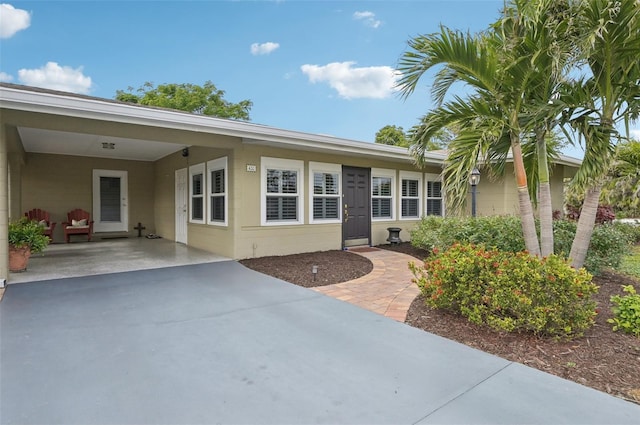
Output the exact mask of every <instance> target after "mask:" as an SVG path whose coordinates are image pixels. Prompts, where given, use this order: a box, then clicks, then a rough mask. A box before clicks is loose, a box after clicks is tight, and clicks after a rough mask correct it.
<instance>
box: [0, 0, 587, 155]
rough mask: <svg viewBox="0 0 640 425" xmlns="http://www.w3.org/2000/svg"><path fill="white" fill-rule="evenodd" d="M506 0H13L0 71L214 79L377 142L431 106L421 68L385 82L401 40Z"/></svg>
mask: <svg viewBox="0 0 640 425" xmlns="http://www.w3.org/2000/svg"><path fill="white" fill-rule="evenodd" d="M502 4H503V1H502V0H468V1H464V0H457V1H456V0H446V1H444V0H422V1H402V0H399V1H391V0H387V1H302V0H297V1H296V0H289V1H189V2H187V1H11V2H7V3H4V4H2V6H0V80H1V81H5V82H12V83H17V84H26V85H32V86H40V87H46V88H52V89H58V90H64V91H71V92H75V93H82V94H88V95H92V96H98V97H104V98H113V97H114V96H115V93H116V90H119V89H127V88H128V87H134V88H138V87H140V86H141V85H142V84H143V83H145V82H146V81H150V82H153V83H155V84H161V83H194V84H202V83H204V82H205V81H207V80H210V81H212V82H213V83H214V84H215V85H216V87H217V88H218V89H221V90H224V91H225V93H226V95H225V98H226V99H227V100H229V101H231V102H238V101H240V100H245V99H248V100H251V101H252V102H253V107H252V109H251V121H252V122H254V123H257V124H265V125H269V126H274V127H279V128H283V129H287V130H297V131H303V132H309V133H318V134H328V135H332V136H337V137H342V138H347V139H354V140H361V141H368V142H373V140H374V138H375V134H376V132H377V131H378V130H380V129H381V128H382V127H384V126H385V125H397V126H401V127H403V128H404V129H405V130H408V129H409V128H410V127H412V126H413V125H415V124H416V123H417V122H418V119H419V118H420V117H421V116H422V115H423V114H425V113H426V112H427V111H428V110H429V109H430V108H432V106H433V104H432V102H431V99H430V95H429V84H430V79H429V78H428V77H427V78H424V79H423V81H422V83H421V86H420V87H419V89H418V90H417V91H416V92H415V93H414V94H412V95H411V97H410V98H409V99H407V100H402V99H401V98H400V97H399V95H398V94H397V93H396V92H394V90H393V83H394V73H393V69H394V68H395V66H396V65H397V62H398V59H399V57H400V56H401V55H402V53H403V52H405V51H406V50H407V41H408V40H409V39H411V38H412V37H415V36H416V35H419V34H426V33H430V32H434V31H437V30H438V27H439V25H440V24H444V25H446V26H448V27H451V28H456V29H460V30H465V31H467V30H469V31H472V32H476V31H479V30H482V29H485V28H486V27H487V25H488V24H489V23H491V22H493V21H494V20H495V19H496V18H497V17H498V12H499V9H500V7H501V5H502ZM566 153H567V154H569V155H572V156H577V157H581V156H582V154H581V152H579V151H576V150H568V151H567V152H566Z"/></svg>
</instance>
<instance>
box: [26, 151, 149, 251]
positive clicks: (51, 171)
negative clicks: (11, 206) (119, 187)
mask: <svg viewBox="0 0 640 425" xmlns="http://www.w3.org/2000/svg"><path fill="white" fill-rule="evenodd" d="M94 169H101V170H119V171H127V177H128V178H127V180H128V195H129V196H128V198H129V202H128V206H129V232H131V234H132V235H137V231H135V230H133V227H135V226H136V225H137V223H138V222H140V223H142V225H143V226H145V227H146V229H145V232H154V215H153V193H154V174H153V163H152V162H147V161H125V160H116V159H106V158H90V157H79V156H69V155H50V154H39V153H29V154H27V161H26V164H25V166H24V169H23V173H22V211H23V214H24V212H25V211H28V210H30V209H32V208H41V209H44V210H46V211H48V212H49V214H50V215H51V221H55V222H57V223H58V224H57V226H56V229H55V232H54V235H53V236H54V237H53V239H54V242H61V241H63V240H64V236H63V232H62V222H64V221H66V219H67V212H68V211H70V210H72V209H75V208H81V209H84V210H86V211H88V212H89V213H91V214H92V216H93V170H94Z"/></svg>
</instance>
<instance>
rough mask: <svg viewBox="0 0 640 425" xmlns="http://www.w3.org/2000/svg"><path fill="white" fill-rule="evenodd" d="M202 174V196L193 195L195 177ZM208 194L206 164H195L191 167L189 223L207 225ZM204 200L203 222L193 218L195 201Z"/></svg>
mask: <svg viewBox="0 0 640 425" xmlns="http://www.w3.org/2000/svg"><path fill="white" fill-rule="evenodd" d="M198 174H202V195H194V194H193V176H196V175H198ZM206 194H207V179H206V173H205V164H204V162H203V163H200V164H195V165H191V166H190V167H189V223H195V224H205V222H206V217H207V203H206V199H205V196H206ZM196 197H197V198H202V220H198V219H194V218H193V199H194V198H196Z"/></svg>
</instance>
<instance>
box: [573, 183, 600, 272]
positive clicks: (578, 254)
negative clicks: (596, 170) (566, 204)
mask: <svg viewBox="0 0 640 425" xmlns="http://www.w3.org/2000/svg"><path fill="white" fill-rule="evenodd" d="M601 190H602V185H594V186H591V187H589V188H588V189H587V191H586V192H585V194H584V202H583V203H582V211H581V212H580V220H578V228H577V229H576V236H575V238H574V239H573V244H572V245H571V252H570V253H569V258H570V259H571V265H572V266H573V267H575V268H576V269H579V268H581V267H582V266H584V262H585V260H586V258H587V251H588V249H589V242H591V235H592V234H593V228H594V226H595V222H596V214H597V212H598V201H599V200H600V191H601Z"/></svg>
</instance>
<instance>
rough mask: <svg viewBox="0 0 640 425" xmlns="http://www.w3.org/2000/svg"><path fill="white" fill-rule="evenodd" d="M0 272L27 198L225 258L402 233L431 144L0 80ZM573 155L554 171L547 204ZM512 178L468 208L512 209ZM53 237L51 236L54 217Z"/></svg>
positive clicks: (427, 196) (428, 173)
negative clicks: (419, 160) (287, 126)
mask: <svg viewBox="0 0 640 425" xmlns="http://www.w3.org/2000/svg"><path fill="white" fill-rule="evenodd" d="M0 142H1V144H0V279H6V278H7V275H8V271H7V270H8V268H7V250H8V248H7V223H8V221H10V220H15V219H18V218H19V217H21V216H23V215H24V213H25V212H26V211H28V210H30V209H33V208H40V209H43V210H47V211H48V212H49V213H50V214H51V220H52V221H55V222H57V223H61V222H63V221H66V214H67V212H68V211H70V210H72V209H76V208H80V209H84V210H86V211H88V212H90V213H91V217H92V219H93V220H94V221H95V224H94V232H95V234H96V235H97V236H100V235H120V236H137V234H138V232H137V231H136V230H135V227H137V225H138V223H141V224H142V226H144V227H145V232H146V233H154V234H157V235H159V236H161V237H163V238H165V239H169V240H173V241H176V242H179V243H183V244H188V245H190V246H194V247H197V248H201V249H204V250H207V251H210V252H214V253H216V254H220V255H223V256H227V257H229V258H234V259H242V258H249V257H259V256H266V255H286V254H292V253H300V252H311V251H319V250H331V249H341V248H343V247H348V246H351V245H358V244H373V245H376V244H381V243H385V241H386V239H387V237H388V231H387V228H389V227H400V228H401V229H402V233H401V237H402V239H403V240H406V239H408V238H409V234H408V231H409V230H410V229H411V228H413V227H414V226H415V225H416V223H418V221H419V220H420V218H421V217H423V216H425V215H432V214H436V215H444V214H446V211H445V208H444V198H443V196H444V193H443V191H442V182H441V177H440V174H441V170H442V164H443V161H444V160H445V154H444V153H442V152H433V153H428V154H427V157H426V158H425V159H426V164H427V166H426V168H424V169H417V168H416V166H415V165H414V161H413V158H412V156H411V155H410V153H409V151H408V150H407V149H405V148H400V147H395V146H386V145H380V144H375V143H366V142H358V141H353V140H346V139H341V138H337V137H331V136H326V135H317V134H307V133H302V132H297V131H289V130H283V129H279V128H273V127H268V126H264V125H258V124H253V123H248V122H239V121H234V120H228V119H220V118H214V117H209V116H203V115H195V114H190V113H186V112H180V111H174V110H166V109H160V108H153V107H146V106H140V105H134V104H128V103H122V102H118V101H114V100H109V99H101V98H95V97H89V96H82V95H77V94H71V93H64V92H57V91H52V90H46V89H40V88H34V87H27V86H20V85H14V84H7V83H2V84H0ZM579 164H580V161H579V160H576V159H573V158H568V157H562V158H561V159H560V160H559V161H558V162H557V163H556V164H555V167H554V170H553V176H552V178H553V181H552V191H553V205H554V209H561V206H562V201H563V180H564V178H565V177H568V176H571V175H572V174H573V173H574V172H575V169H576V168H577V166H578V165H579ZM513 180H514V179H511V178H507V179H504V180H500V181H489V180H488V179H486V178H485V179H482V181H481V182H480V184H479V186H478V203H477V210H478V214H479V215H493V214H513V213H515V212H516V211H517V208H518V207H517V199H516V187H515V183H514V181H513ZM53 239H54V242H55V243H58V242H60V243H62V242H63V240H64V237H63V234H62V226H60V225H58V226H57V227H56V229H55V232H54V235H53Z"/></svg>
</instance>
